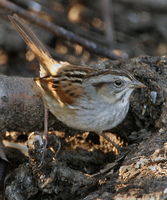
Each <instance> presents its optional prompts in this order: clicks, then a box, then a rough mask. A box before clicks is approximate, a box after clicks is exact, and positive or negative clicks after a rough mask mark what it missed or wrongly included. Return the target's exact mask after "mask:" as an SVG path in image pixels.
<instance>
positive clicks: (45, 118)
mask: <svg viewBox="0 0 167 200" xmlns="http://www.w3.org/2000/svg"><path fill="white" fill-rule="evenodd" d="M48 118H49V110H48V109H47V108H44V132H43V152H42V159H41V163H43V159H44V157H45V156H46V147H47V144H48Z"/></svg>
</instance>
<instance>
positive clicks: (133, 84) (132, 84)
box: [129, 79, 146, 88]
mask: <svg viewBox="0 0 167 200" xmlns="http://www.w3.org/2000/svg"><path fill="white" fill-rule="evenodd" d="M129 87H131V88H144V87H146V86H145V85H144V84H143V83H141V82H139V81H138V80H136V79H135V80H134V81H133V82H132V83H131V84H129Z"/></svg>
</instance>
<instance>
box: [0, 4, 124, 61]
mask: <svg viewBox="0 0 167 200" xmlns="http://www.w3.org/2000/svg"><path fill="white" fill-rule="evenodd" d="M0 7H1V8H3V9H6V10H9V11H10V12H14V13H17V14H19V15H20V16H21V17H23V18H25V19H27V20H28V21H31V22H33V23H36V24H38V25H39V26H41V27H43V28H45V29H47V30H48V31H50V32H52V33H54V34H56V35H57V36H59V37H63V38H65V39H67V40H69V41H72V42H75V43H78V44H80V45H81V46H83V47H84V48H86V49H87V50H89V51H92V52H94V53H96V54H99V55H103V56H105V57H108V58H110V59H113V60H117V59H120V58H121V56H119V55H116V53H114V52H113V51H112V50H108V49H105V48H104V47H102V46H101V45H98V44H96V43H94V42H92V41H89V40H86V39H85V38H83V37H80V36H78V35H76V34H74V33H73V32H71V31H68V30H66V29H64V28H62V27H60V26H58V25H55V24H53V23H50V22H48V21H45V20H43V19H41V18H39V17H37V16H36V15H34V14H31V13H29V12H27V11H26V10H24V9H22V8H21V7H19V6H16V5H15V4H13V3H11V2H9V1H4V0H2V1H0Z"/></svg>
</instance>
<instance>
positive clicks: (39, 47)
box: [9, 14, 60, 77]
mask: <svg viewBox="0 0 167 200" xmlns="http://www.w3.org/2000/svg"><path fill="white" fill-rule="evenodd" d="M9 19H10V21H11V23H12V24H13V26H14V27H15V28H16V30H17V31H18V33H19V34H20V35H21V37H22V38H23V40H24V41H25V42H26V44H27V45H28V46H29V48H30V49H31V51H33V53H34V54H35V57H36V58H37V60H38V61H39V63H40V77H43V76H48V75H52V73H53V72H52V71H53V70H52V66H53V65H56V64H58V66H60V64H59V63H57V62H56V61H55V60H53V58H52V57H51V55H50V53H49V52H48V50H47V49H46V48H45V47H44V45H43V44H42V42H41V41H39V39H38V38H37V37H36V35H35V34H34V33H33V32H32V31H31V30H30V28H29V27H28V26H27V25H26V24H25V23H24V22H23V21H22V20H21V19H20V18H19V17H18V16H17V15H16V14H15V15H14V16H9Z"/></svg>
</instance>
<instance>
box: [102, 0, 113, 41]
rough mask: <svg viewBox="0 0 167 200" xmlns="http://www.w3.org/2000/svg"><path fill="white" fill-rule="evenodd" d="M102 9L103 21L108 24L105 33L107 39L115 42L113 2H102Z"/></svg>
mask: <svg viewBox="0 0 167 200" xmlns="http://www.w3.org/2000/svg"><path fill="white" fill-rule="evenodd" d="M100 4H101V9H102V15H103V19H104V21H105V23H106V27H105V32H106V36H107V39H108V41H109V42H110V43H112V42H113V41H114V40H115V31H114V24H113V21H112V20H113V12H112V11H113V9H112V1H111V0H105V1H103V0H100Z"/></svg>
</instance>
